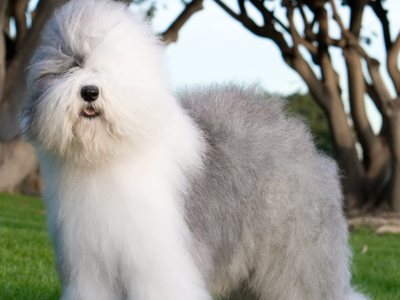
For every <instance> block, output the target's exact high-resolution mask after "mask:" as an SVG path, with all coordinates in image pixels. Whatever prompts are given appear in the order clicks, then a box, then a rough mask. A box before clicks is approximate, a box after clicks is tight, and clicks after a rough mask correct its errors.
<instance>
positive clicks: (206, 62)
mask: <svg viewBox="0 0 400 300" xmlns="http://www.w3.org/2000/svg"><path fill="white" fill-rule="evenodd" d="M160 2H161V5H158V6H157V11H156V13H155V17H154V19H153V20H152V26H153V28H154V30H155V31H156V32H163V31H164V30H165V29H166V28H168V26H169V25H170V24H171V23H172V21H173V20H174V19H175V18H176V17H177V16H178V15H179V13H180V12H181V11H182V10H183V8H184V6H183V4H182V1H181V0H158V3H160ZM335 2H336V4H337V9H338V11H339V13H340V14H341V16H342V20H343V22H344V24H345V26H347V25H348V21H349V12H350V11H349V9H348V8H347V7H344V6H341V5H340V1H335ZM224 3H225V4H227V5H228V6H230V7H231V8H232V9H233V10H235V11H238V7H237V1H236V0H224ZM384 6H385V8H387V9H389V15H388V17H389V20H390V22H391V31H392V36H393V38H395V37H396V35H397V34H398V33H399V29H400V18H398V14H399V13H400V1H398V0H397V1H396V0H386V1H385V3H384ZM141 9H142V10H144V9H145V7H142V8H141ZM274 9H275V12H276V14H277V16H278V17H279V18H280V20H282V21H285V10H284V9H283V8H281V7H280V6H275V7H274ZM135 11H136V12H137V13H139V14H140V8H139V9H138V8H136V9H135ZM248 11H249V12H250V13H252V14H251V15H252V16H253V17H254V18H255V19H256V20H257V21H258V22H261V16H260V15H258V14H257V12H256V10H255V9H252V6H251V5H248ZM329 13H330V12H329ZM295 22H296V23H297V24H301V23H302V21H301V17H300V15H299V14H298V15H295ZM330 31H331V35H332V36H333V37H334V36H336V37H338V36H339V34H340V30H339V27H338V26H337V25H336V23H335V22H333V21H332V22H331V23H330ZM361 35H363V36H368V37H371V38H372V43H371V44H370V45H367V44H366V43H363V47H364V49H365V50H366V51H367V53H368V54H369V55H370V56H372V57H374V58H376V59H378V61H381V62H382V65H381V69H382V74H383V77H384V79H385V81H386V82H387V83H388V84H387V85H388V87H389V89H390V91H391V93H392V96H395V93H394V89H393V86H392V84H391V82H390V79H389V76H388V74H387V72H386V70H385V68H384V62H385V59H386V55H385V49H384V44H383V34H382V30H381V26H380V23H379V20H378V19H377V18H376V17H375V15H374V13H373V12H372V10H371V9H370V8H369V7H367V8H366V10H365V13H364V19H363V25H362V30H361ZM341 53H342V51H341V50H340V49H333V50H331V56H332V61H333V65H334V68H335V69H336V71H337V72H338V73H339V74H340V78H341V87H342V90H343V99H344V104H345V107H346V110H347V111H348V110H349V108H348V101H347V100H348V97H347V93H348V89H347V77H346V68H345V62H344V60H343V57H342V55H341ZM166 61H167V67H168V70H169V74H170V78H171V82H172V84H173V86H174V87H175V88H179V87H182V86H187V85H188V86H191V85H196V84H209V83H215V82H219V83H224V82H229V81H235V82H239V83H241V82H244V83H254V82H257V83H259V84H260V85H261V86H262V87H263V88H265V89H266V90H267V91H268V92H270V93H277V94H282V95H288V94H291V93H295V92H300V93H305V92H307V90H308V89H307V86H306V85H305V84H304V82H303V80H302V79H301V77H300V76H299V75H298V74H297V73H296V72H295V71H293V70H292V69H291V68H290V67H289V66H287V65H286V64H285V63H284V61H283V59H282V56H281V53H280V51H279V49H278V48H277V46H276V45H275V44H274V43H273V42H272V41H270V40H268V39H266V38H260V37H257V36H255V35H254V34H252V33H250V32H249V31H248V30H247V29H246V28H244V27H243V26H242V25H241V24H240V23H239V22H237V21H236V20H234V19H233V18H232V17H230V16H229V15H228V14H227V13H226V12H224V11H223V10H222V9H221V8H220V7H219V6H218V5H217V4H216V3H215V2H214V1H212V0H205V1H204V9H203V10H202V11H200V12H198V13H196V14H195V15H193V16H192V17H191V19H189V21H188V22H187V23H186V24H185V26H184V27H183V28H182V29H181V31H180V32H179V39H178V42H177V43H174V44H171V45H169V46H168V47H167V48H166ZM314 70H315V72H316V73H317V74H318V75H319V70H318V68H314ZM366 107H367V113H368V115H369V116H370V119H371V120H372V126H373V128H374V131H375V132H378V131H379V129H380V124H381V117H380V115H379V113H378V112H377V110H376V108H375V105H374V104H373V103H372V101H371V100H370V99H368V98H367V100H366Z"/></svg>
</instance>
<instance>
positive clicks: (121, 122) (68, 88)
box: [21, 0, 174, 163]
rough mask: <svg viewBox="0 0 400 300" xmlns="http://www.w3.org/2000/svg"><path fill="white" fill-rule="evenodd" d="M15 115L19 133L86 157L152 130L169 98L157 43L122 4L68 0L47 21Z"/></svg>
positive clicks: (103, 155) (162, 120)
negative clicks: (18, 115) (23, 101)
mask: <svg viewBox="0 0 400 300" xmlns="http://www.w3.org/2000/svg"><path fill="white" fill-rule="evenodd" d="M42 39H43V43H42V45H41V46H40V47H39V48H38V50H37V52H36V54H35V55H34V57H33V58H32V61H31V64H30V67H29V75H28V90H29V92H28V93H29V94H28V97H27V99H26V104H25V107H24V109H23V112H22V114H21V129H22V132H23V136H24V138H25V139H27V140H30V141H32V143H33V144H34V145H35V146H36V147H37V148H39V149H40V150H42V151H45V152H47V153H52V154H54V155H57V156H59V157H65V158H69V157H73V158H74V159H75V160H76V161H78V162H84V163H88V162H91V161H98V160H104V159H107V158H108V157H109V156H110V155H116V154H118V151H119V149H122V148H124V146H125V145H127V144H129V147H132V146H133V147H134V146H135V145H136V146H138V145H140V144H143V143H145V142H146V141H147V140H148V139H151V138H152V137H154V136H155V135H157V134H159V133H160V131H161V130H162V128H163V127H164V126H165V125H166V123H167V122H168V119H169V115H170V114H171V111H172V110H171V109H172V107H173V104H172V103H173V102H174V101H172V100H171V99H172V96H170V95H171V91H170V88H169V85H168V82H167V80H166V75H165V72H164V69H163V60H162V46H161V44H160V43H159V41H158V40H157V38H156V37H155V36H154V34H153V33H152V31H151V29H150V28H149V26H148V25H147V24H145V23H144V22H142V21H139V20H137V19H135V18H134V17H133V16H132V14H131V13H130V12H129V10H128V8H127V7H126V6H125V5H123V4H119V3H116V2H111V1H106V0H73V1H71V2H69V3H68V4H67V5H65V6H64V7H62V8H61V9H60V10H58V11H57V12H56V13H55V15H54V18H53V19H52V20H51V21H50V22H49V23H48V24H47V26H46V28H45V30H44V32H43V34H42Z"/></svg>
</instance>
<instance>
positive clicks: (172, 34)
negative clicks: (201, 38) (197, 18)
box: [161, 0, 203, 45]
mask: <svg viewBox="0 0 400 300" xmlns="http://www.w3.org/2000/svg"><path fill="white" fill-rule="evenodd" d="M202 9H203V0H193V1H192V2H190V3H189V4H187V5H186V7H185V9H184V10H183V11H182V13H181V14H180V15H179V16H178V17H177V18H176V20H175V21H174V22H173V23H172V24H171V26H170V27H169V28H168V29H167V30H166V31H165V32H164V33H162V34H161V39H162V40H163V42H164V44H165V45H168V44H170V43H174V42H176V41H177V40H178V32H179V30H180V29H181V28H182V26H183V25H185V23H186V22H187V21H188V20H189V18H190V17H191V16H192V15H193V14H195V13H196V12H198V11H200V10H202Z"/></svg>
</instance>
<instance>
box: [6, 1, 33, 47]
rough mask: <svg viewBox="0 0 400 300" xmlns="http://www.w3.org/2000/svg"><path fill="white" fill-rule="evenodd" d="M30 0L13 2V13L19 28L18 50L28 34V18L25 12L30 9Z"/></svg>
mask: <svg viewBox="0 0 400 300" xmlns="http://www.w3.org/2000/svg"><path fill="white" fill-rule="evenodd" d="M28 3H29V0H13V1H11V2H10V4H11V13H12V15H13V16H14V18H15V25H16V27H17V37H16V48H17V50H18V48H19V47H20V46H21V44H22V41H23V40H24V39H25V36H26V33H27V30H28V29H27V25H26V16H25V12H26V9H27V7H28Z"/></svg>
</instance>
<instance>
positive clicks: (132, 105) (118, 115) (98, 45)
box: [21, 0, 366, 300]
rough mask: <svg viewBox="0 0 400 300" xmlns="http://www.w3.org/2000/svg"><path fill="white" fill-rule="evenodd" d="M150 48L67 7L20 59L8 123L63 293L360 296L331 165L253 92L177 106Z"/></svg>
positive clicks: (203, 97) (126, 19)
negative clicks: (23, 155) (25, 155)
mask: <svg viewBox="0 0 400 300" xmlns="http://www.w3.org/2000/svg"><path fill="white" fill-rule="evenodd" d="M162 52H163V51H162V45H161V44H160V43H159V41H158V40H157V38H155V37H154V35H153V33H152V32H151V30H150V28H149V26H148V25H147V24H145V23H143V22H141V21H139V20H137V19H136V18H134V17H133V16H132V15H131V13H130V12H129V10H128V9H127V8H126V6H124V5H122V4H118V3H114V2H111V1H106V0H98V1H95V0H73V1H71V2H69V3H68V4H67V5H65V6H64V7H63V8H61V9H60V10H58V11H57V12H56V14H55V16H54V18H53V19H52V20H51V21H50V22H49V23H48V25H47V27H46V29H45V30H44V33H43V44H42V45H41V47H40V48H39V49H38V50H37V52H36V55H35V56H34V58H33V59H32V62H31V66H30V72H29V78H28V84H29V95H28V97H27V101H26V105H25V108H24V110H23V112H22V117H21V127H22V131H23V134H24V137H25V138H26V139H28V140H30V141H31V142H32V143H33V145H34V146H35V147H36V150H37V153H38V156H39V159H40V162H41V166H42V172H43V175H44V178H45V183H46V189H45V192H44V195H43V199H44V201H45V203H46V206H47V215H48V227H49V230H50V233H51V236H52V238H53V241H54V248H55V252H56V258H57V268H58V272H59V276H60V280H61V282H62V290H63V295H62V299H63V300H83V299H84V300H102V299H104V300H106V299H110V300H111V299H112V300H117V299H118V300H122V299H129V300H178V299H182V300H211V299H212V296H218V297H221V296H227V297H228V296H229V295H230V293H231V292H233V293H239V292H240V293H242V295H245V296H244V297H246V299H250V298H252V299H253V298H254V299H260V300H356V299H359V300H362V299H366V298H365V297H364V296H362V295H361V294H358V293H356V292H354V291H353V290H352V289H351V287H350V284H349V281H350V273H349V258H350V251H349V248H348V246H347V238H348V233H347V226H346V221H345V219H344V217H343V214H342V209H341V205H342V195H341V192H340V186H339V180H338V175H337V168H336V165H335V164H334V163H333V162H332V161H331V160H330V159H328V158H326V157H325V156H323V155H321V154H320V153H318V152H317V151H316V150H315V148H314V146H313V143H312V140H311V138H310V134H309V132H308V130H307V129H306V127H305V126H304V124H303V123H302V122H301V121H299V120H297V119H295V118H292V117H290V116H288V115H287V114H286V113H285V112H284V111H283V109H282V105H283V104H282V102H281V101H280V100H278V99H276V98H265V97H264V96H263V94H262V92H260V91H259V90H258V89H257V88H256V87H247V88H245V87H239V86H234V85H228V86H225V87H220V86H213V87H211V88H198V89H195V90H185V91H182V92H181V93H180V94H179V95H178V96H177V97H175V96H174V95H173V93H172V91H171V88H170V86H169V84H168V80H167V76H166V74H165V71H164V68H163V58H162ZM87 86H89V87H97V88H98V90H99V94H98V96H96V99H95V101H90V102H89V101H88V100H85V99H83V98H84V96H82V95H83V92H82V91H83V88H84V87H87ZM177 99H179V100H177ZM232 297H233V296H232ZM243 299H245V298H243Z"/></svg>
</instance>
